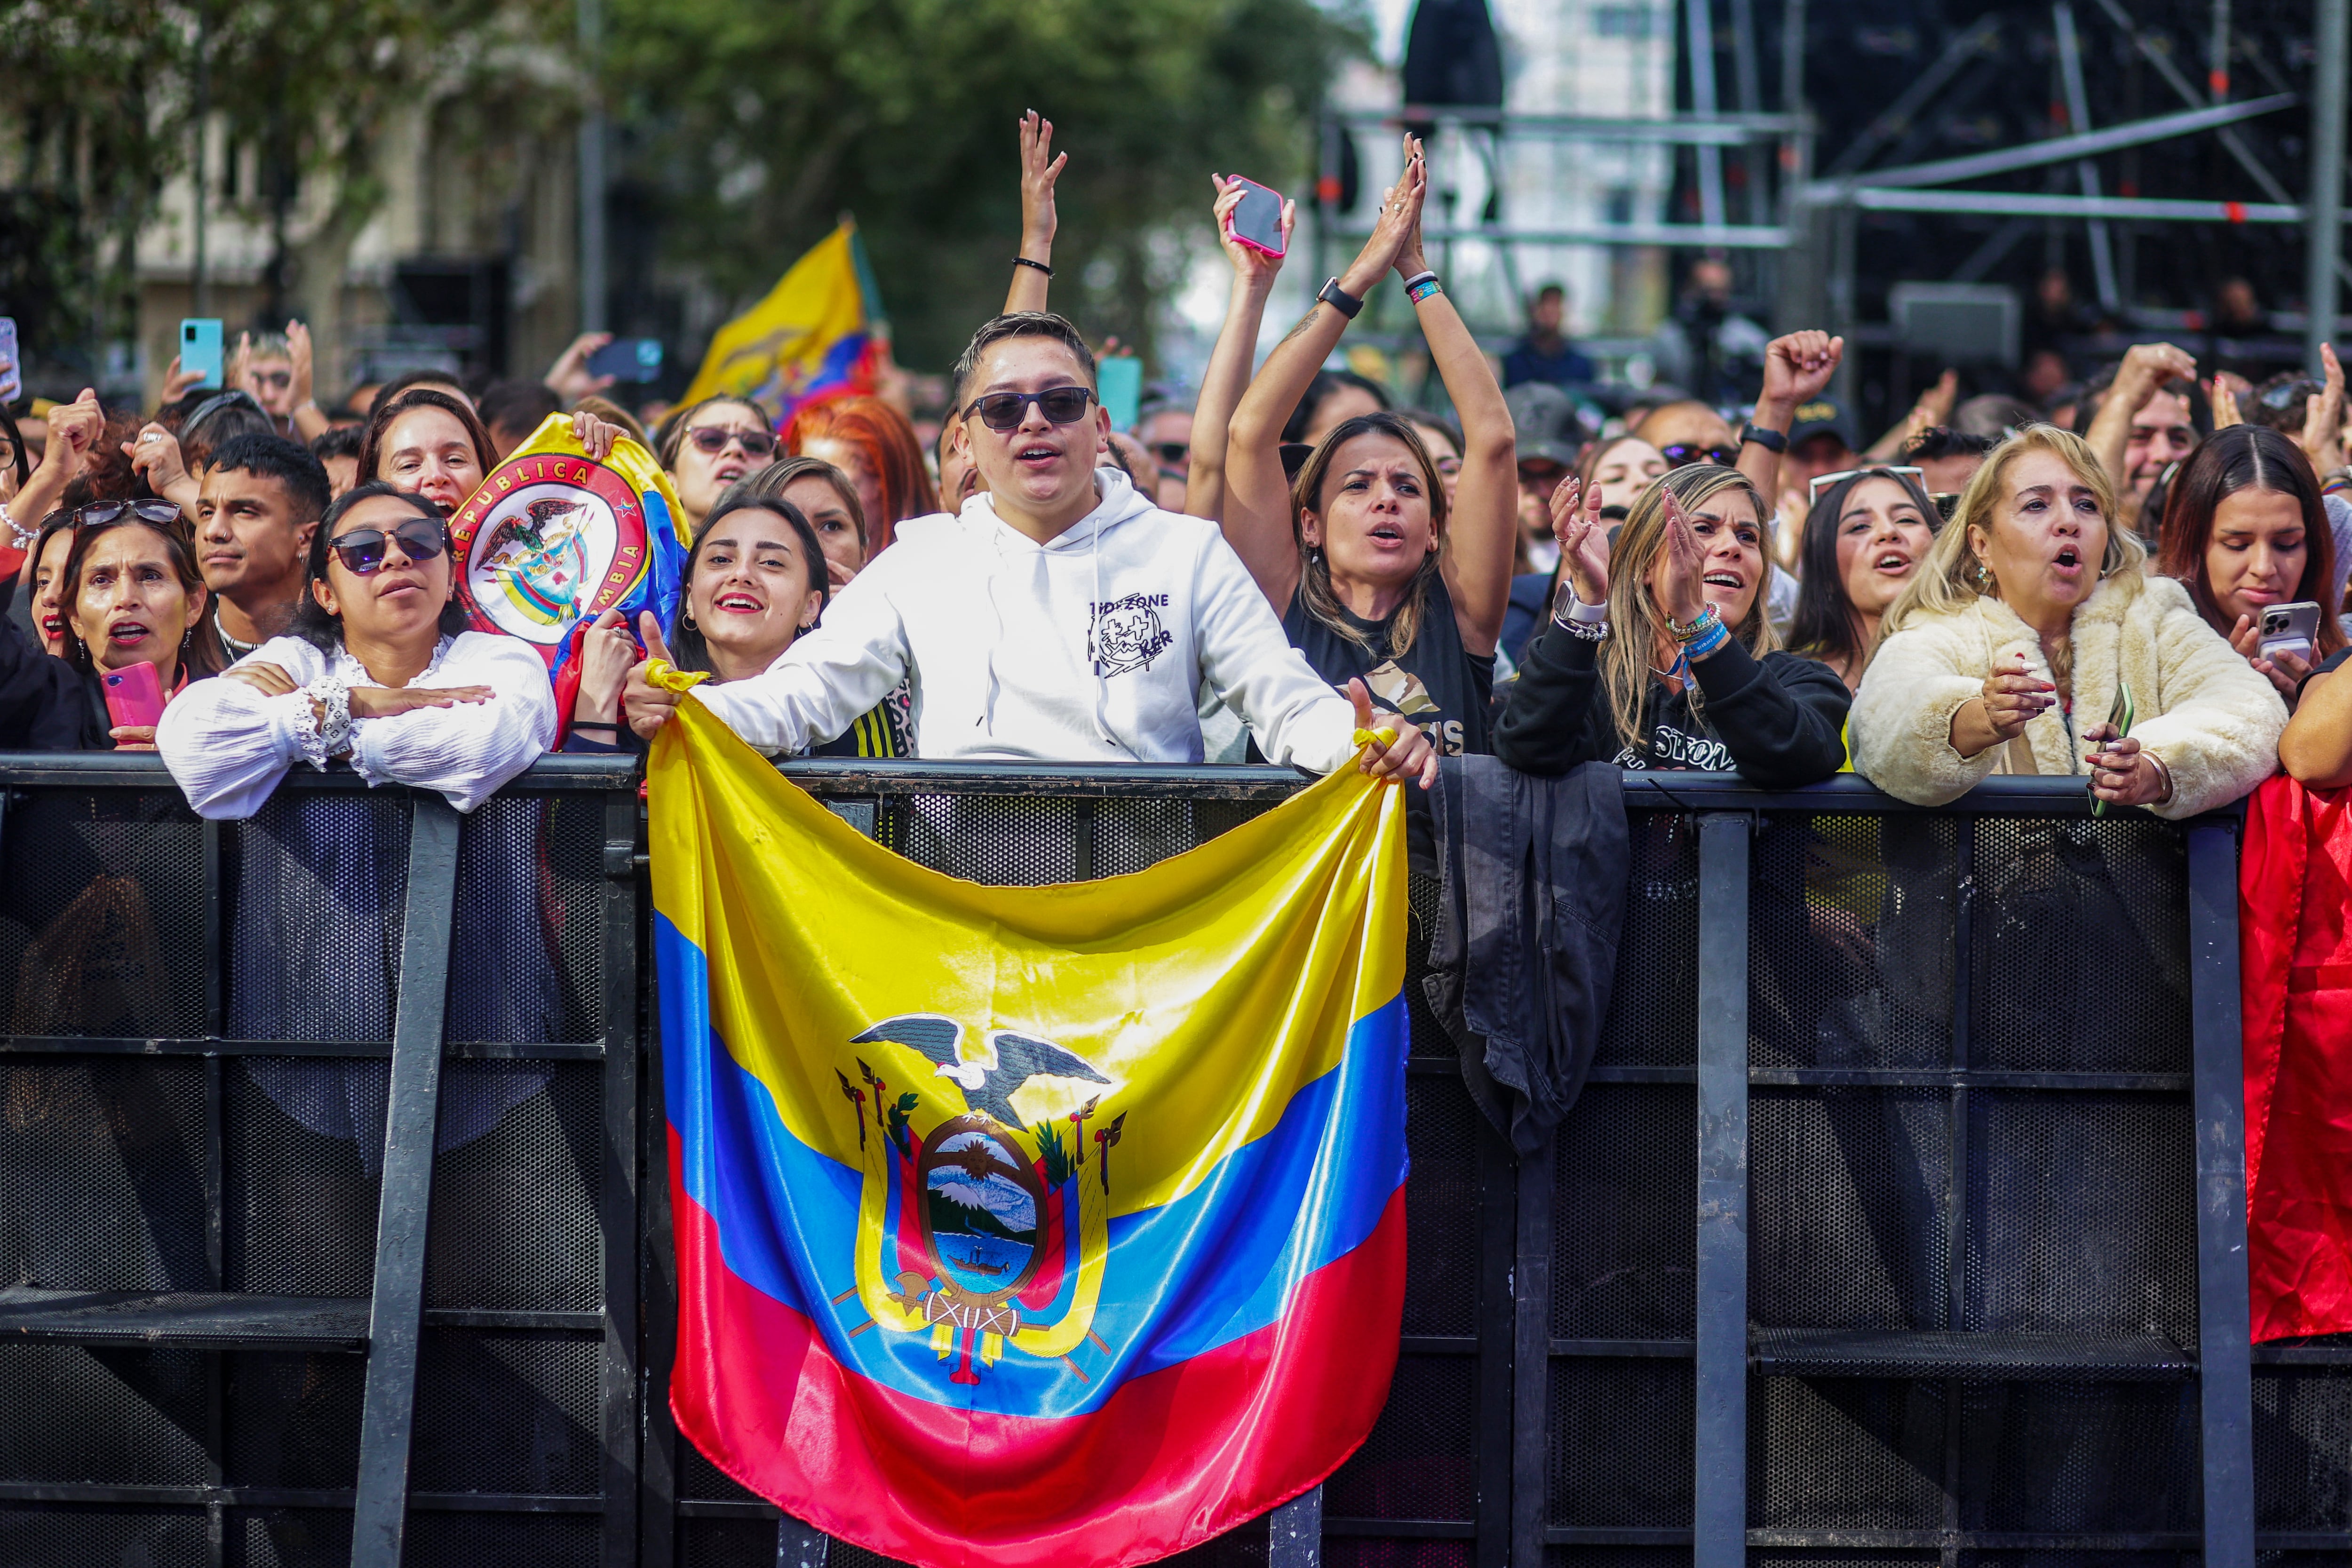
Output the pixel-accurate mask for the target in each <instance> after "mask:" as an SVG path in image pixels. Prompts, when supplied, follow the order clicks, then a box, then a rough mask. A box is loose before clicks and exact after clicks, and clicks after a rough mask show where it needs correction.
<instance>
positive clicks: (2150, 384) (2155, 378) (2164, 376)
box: [2108, 343, 2197, 414]
mask: <svg viewBox="0 0 2352 1568" xmlns="http://www.w3.org/2000/svg"><path fill="white" fill-rule="evenodd" d="M2196 379H2197V357H2196V356H2195V355H2194V354H2191V353H2189V351H2188V350H2187V349H2181V348H2175V347H2174V346H2173V345H2172V344H2170V343H2134V344H2133V345H2132V346H2131V347H2130V348H2128V349H2126V350H2125V351H2124V363H2122V364H2121V365H2120V366H2119V367H2117V369H2116V379H2115V383H2114V385H2113V388H2112V390H2111V391H2110V392H2109V394H2108V395H2109V396H2111V397H2115V398H2119V399H2121V400H2122V402H2123V403H2124V405H2125V406H2126V409H2127V410H2128V411H2129V412H2131V413H2134V414H2137V413H2138V412H2139V411H2140V410H2141V409H2143V408H2145V407H2147V400H2148V399H2149V398H2151V397H2154V396H2155V395H2157V393H2158V391H2159V390H2160V389H2162V387H2163V386H2164V385H2165V384H2166V383H2167V382H2173V381H2195V380H2196Z"/></svg>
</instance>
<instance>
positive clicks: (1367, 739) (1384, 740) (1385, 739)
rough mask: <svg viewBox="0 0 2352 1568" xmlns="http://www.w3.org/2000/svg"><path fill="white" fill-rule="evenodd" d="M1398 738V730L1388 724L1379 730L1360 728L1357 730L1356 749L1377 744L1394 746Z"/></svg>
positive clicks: (1359, 750) (1359, 749) (1360, 749)
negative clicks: (1388, 726) (1392, 728)
mask: <svg viewBox="0 0 2352 1568" xmlns="http://www.w3.org/2000/svg"><path fill="white" fill-rule="evenodd" d="M1396 738H1397V732H1396V731H1394V730H1391V729H1389V728H1387V727H1386V726H1382V727H1381V728H1380V729H1378V730H1359V731H1356V750H1357V751H1358V752H1361V751H1362V750H1363V749H1364V748H1365V747H1366V746H1370V745H1375V744H1377V745H1380V746H1382V747H1387V746H1393V745H1395V744H1396Z"/></svg>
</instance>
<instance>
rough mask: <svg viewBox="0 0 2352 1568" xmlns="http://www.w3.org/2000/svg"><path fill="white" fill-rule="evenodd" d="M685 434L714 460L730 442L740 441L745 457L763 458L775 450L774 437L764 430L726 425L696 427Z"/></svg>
mask: <svg viewBox="0 0 2352 1568" xmlns="http://www.w3.org/2000/svg"><path fill="white" fill-rule="evenodd" d="M686 434H687V438H688V439H689V440H691V441H692V442H693V443H694V444H695V446H696V447H699V448H700V449H701V450H703V451H705V452H708V453H709V454H710V455H711V456H712V457H714V458H715V457H717V456H718V455H719V453H721V452H723V451H725V450H727V443H728V442H730V441H740V442H741V443H742V444H743V452H744V455H745V456H746V457H751V458H764V457H766V456H767V455H768V454H769V453H771V452H772V451H774V450H775V449H776V438H775V437H774V436H773V435H772V434H770V433H769V432H767V431H765V430H738V429H736V428H734V427H733V426H728V425H698V426H695V427H694V428H693V429H691V430H688V432H687V433H686Z"/></svg>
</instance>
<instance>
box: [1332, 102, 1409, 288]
mask: <svg viewBox="0 0 2352 1568" xmlns="http://www.w3.org/2000/svg"><path fill="white" fill-rule="evenodd" d="M1406 141H1407V142H1408V144H1415V145H1417V144H1416V143H1413V142H1412V138H1410V137H1408V138H1406ZM1428 194H1429V165H1428V164H1427V163H1425V162H1424V161H1423V159H1422V157H1421V156H1420V154H1419V153H1409V154H1408V155H1407V157H1406V159H1405V165H1404V173H1403V174H1400V175H1399V176H1397V183H1396V184H1393V185H1391V186H1390V187H1389V188H1388V189H1387V190H1385V191H1382V192H1381V216H1380V218H1379V221H1377V222H1376V223H1374V224H1373V225H1372V232H1371V235H1370V237H1368V238H1367V239H1366V240H1365V241H1364V247H1363V249H1361V250H1360V251H1358V252H1357V253H1356V259H1355V260H1354V261H1352V262H1350V263H1349V266H1348V272H1347V276H1346V277H1345V278H1343V279H1341V280H1340V284H1339V286H1340V287H1341V288H1343V289H1346V290H1347V291H1348V292H1349V293H1350V294H1353V295H1354V296H1355V297H1356V298H1358V299H1359V300H1360V299H1362V298H1363V297H1364V296H1365V295H1366V294H1367V293H1369V292H1370V290H1371V288H1372V285H1373V284H1375V283H1378V282H1379V281H1380V280H1381V275H1382V274H1383V273H1385V272H1387V271H1388V269H1389V268H1391V267H1394V266H1395V265H1396V260H1397V257H1398V255H1399V254H1400V253H1401V252H1402V250H1403V249H1404V246H1405V241H1406V240H1407V239H1408V238H1410V237H1412V234H1413V233H1414V231H1415V230H1416V229H1418V228H1419V227H1420V226H1421V204H1422V200H1423V197H1425V196H1426V195H1428Z"/></svg>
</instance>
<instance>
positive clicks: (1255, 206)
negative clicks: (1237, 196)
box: [1231, 174, 1288, 256]
mask: <svg viewBox="0 0 2352 1568" xmlns="http://www.w3.org/2000/svg"><path fill="white" fill-rule="evenodd" d="M1232 179H1233V183H1234V184H1237V185H1239V186H1241V187H1242V199H1241V205H1238V206H1236V207H1234V216H1233V219H1232V227H1231V232H1232V234H1233V237H1234V238H1235V239H1237V240H1239V241H1241V242H1242V243H1243V244H1244V245H1246V246H1248V247H1250V248H1251V249H1252V250H1261V251H1264V252H1265V254H1266V255H1268V256H1280V255H1281V254H1283V252H1284V250H1285V249H1286V248H1287V247H1288V241H1286V239H1284V238H1283V234H1282V195H1281V193H1280V192H1278V191H1272V190H1268V189H1267V188H1266V187H1265V186H1264V185H1261V184H1258V183H1257V182H1256V181H1255V180H1245V179H1244V178H1242V176H1240V175H1239V174H1235V175H1233V176H1232Z"/></svg>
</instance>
